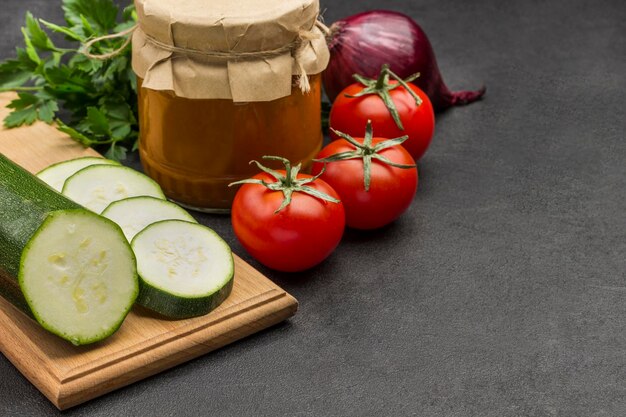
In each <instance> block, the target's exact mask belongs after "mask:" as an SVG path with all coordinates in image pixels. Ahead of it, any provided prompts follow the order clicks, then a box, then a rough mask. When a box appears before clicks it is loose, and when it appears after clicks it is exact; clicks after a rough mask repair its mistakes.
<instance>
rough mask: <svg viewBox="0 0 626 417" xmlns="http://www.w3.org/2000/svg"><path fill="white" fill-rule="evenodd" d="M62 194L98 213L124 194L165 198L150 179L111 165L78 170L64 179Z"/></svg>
mask: <svg viewBox="0 0 626 417" xmlns="http://www.w3.org/2000/svg"><path fill="white" fill-rule="evenodd" d="M63 195H65V196H67V197H68V198H70V199H71V200H73V201H76V202H77V203H79V204H81V205H83V206H84V207H86V208H88V209H89V210H91V211H93V212H94V213H98V214H100V213H102V211H103V210H104V209H105V208H106V207H107V206H108V205H109V204H111V203H112V202H114V201H118V200H123V199H125V198H128V197H137V196H150V197H156V198H160V199H165V195H164V194H163V191H161V187H159V185H158V184H157V183H156V182H154V181H153V180H152V179H150V178H149V177H147V176H145V175H143V174H141V173H140V172H137V171H135V170H134V169H132V168H128V167H124V166H115V165H94V166H89V167H86V168H83V169H81V170H80V171H78V172H76V173H75V174H74V175H72V176H71V177H69V178H68V179H67V180H66V181H65V185H64V186H63Z"/></svg>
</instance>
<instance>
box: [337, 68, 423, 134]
mask: <svg viewBox="0 0 626 417" xmlns="http://www.w3.org/2000/svg"><path fill="white" fill-rule="evenodd" d="M390 76H391V78H393V79H394V80H396V81H397V82H396V83H393V84H392V83H390V82H389V77H390ZM419 76H420V73H419V72H418V73H416V74H413V75H411V76H410V77H408V78H405V79H402V78H400V77H399V76H398V75H397V74H396V73H394V72H393V71H391V70H390V69H389V64H384V65H383V66H382V67H381V69H380V73H379V74H378V78H376V79H373V78H366V77H363V76H362V75H359V74H353V75H352V77H353V78H354V79H355V80H357V81H358V82H359V83H361V84H363V85H364V86H365V88H363V89H362V90H361V91H359V92H358V93H356V94H354V95H348V94H346V97H350V98H357V97H362V96H366V95H369V94H376V95H378V96H379V97H380V98H381V100H382V101H383V103H385V107H387V110H389V113H390V114H391V117H392V118H393V121H394V122H395V123H396V126H398V129H400V130H404V126H403V125H402V120H400V114H399V113H398V109H397V108H396V104H395V103H394V102H393V100H392V99H391V95H390V94H389V92H390V91H391V90H393V89H395V88H398V87H404V88H405V89H406V91H407V92H408V93H409V94H410V95H411V97H413V99H415V104H416V105H417V106H420V105H421V104H422V99H421V98H420V96H418V95H417V94H415V91H413V90H412V89H411V87H409V85H408V84H407V83H410V82H412V81H415V80H416V79H417V78H418V77H419Z"/></svg>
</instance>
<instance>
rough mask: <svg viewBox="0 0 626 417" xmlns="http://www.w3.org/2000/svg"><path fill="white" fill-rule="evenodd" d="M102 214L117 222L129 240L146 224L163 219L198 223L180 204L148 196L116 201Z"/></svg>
mask: <svg viewBox="0 0 626 417" xmlns="http://www.w3.org/2000/svg"><path fill="white" fill-rule="evenodd" d="M102 215H103V216H104V217H106V218H107V219H110V220H113V221H114V222H115V223H117V224H118V225H119V226H120V227H121V228H122V231H123V232H124V235H125V236H126V239H128V241H129V242H130V241H131V240H133V237H135V235H136V234H137V233H139V232H140V231H142V230H143V229H145V228H146V226H148V225H150V224H152V223H156V222H158V221H161V220H186V221H188V222H192V223H197V222H196V219H194V218H193V217H192V216H191V214H189V213H187V211H186V210H185V209H183V208H182V207H180V206H179V205H177V204H174V203H172V202H169V201H167V200H161V199H159V198H154V197H146V196H139V197H130V198H125V199H123V200H119V201H114V202H112V203H111V204H109V206H108V207H107V208H106V209H105V210H104V211H103V212H102Z"/></svg>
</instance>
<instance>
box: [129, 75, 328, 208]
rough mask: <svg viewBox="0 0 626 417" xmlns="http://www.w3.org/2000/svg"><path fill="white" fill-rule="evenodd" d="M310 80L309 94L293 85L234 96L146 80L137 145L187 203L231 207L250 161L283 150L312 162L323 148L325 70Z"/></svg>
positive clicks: (153, 172) (147, 165) (152, 171)
mask: <svg viewBox="0 0 626 417" xmlns="http://www.w3.org/2000/svg"><path fill="white" fill-rule="evenodd" d="M309 80H310V84H311V91H310V92H308V93H302V92H301V91H300V89H299V88H298V87H297V86H296V85H295V84H294V86H293V87H292V91H291V95H289V96H286V97H282V98H279V99H276V100H272V101H258V102H246V103H236V102H233V101H232V100H224V99H189V98H183V97H177V96H175V95H174V94H173V93H172V92H168V91H158V90H151V89H147V88H141V81H142V80H141V79H140V80H139V125H140V142H139V152H140V156H141V161H142V164H143V167H144V170H145V171H146V173H147V174H148V175H149V176H151V177H152V178H154V179H155V180H156V181H157V182H158V183H159V184H160V185H161V187H162V188H163V190H164V192H165V194H166V195H167V196H168V197H169V198H171V199H173V200H175V201H177V202H179V203H182V204H183V205H186V206H188V207H191V208H196V209H200V210H204V211H214V212H219V211H227V210H228V209H229V208H230V206H231V203H232V200H233V197H234V194H235V192H236V191H237V187H230V188H229V187H228V184H230V183H231V182H234V181H238V180H241V179H244V178H249V177H251V176H253V175H254V174H256V173H258V168H257V167H256V166H254V165H250V164H249V162H250V161H251V160H253V159H255V160H260V158H261V157H262V156H263V155H277V156H282V157H285V158H287V159H289V160H291V161H292V162H293V163H294V164H295V163H298V162H302V163H303V165H304V166H305V167H306V166H308V165H309V164H310V161H311V160H312V159H313V158H314V157H315V155H316V154H317V152H318V151H319V150H320V148H321V145H322V132H321V115H320V110H321V109H320V102H321V76H320V74H315V75H310V76H309ZM267 163H268V161H265V162H264V164H267ZM270 165H271V164H270ZM276 168H278V166H276Z"/></svg>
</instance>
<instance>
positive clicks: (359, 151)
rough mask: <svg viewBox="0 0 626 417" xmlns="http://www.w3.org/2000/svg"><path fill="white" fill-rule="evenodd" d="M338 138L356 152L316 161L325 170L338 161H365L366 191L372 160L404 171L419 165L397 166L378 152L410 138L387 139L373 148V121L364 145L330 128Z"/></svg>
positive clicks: (366, 130)
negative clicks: (352, 147) (327, 166)
mask: <svg viewBox="0 0 626 417" xmlns="http://www.w3.org/2000/svg"><path fill="white" fill-rule="evenodd" d="M330 129H331V130H332V131H333V132H334V133H335V134H336V135H337V136H339V137H341V138H343V139H345V140H346V141H348V142H349V143H350V144H351V145H353V146H354V148H355V149H354V150H353V151H345V152H339V153H336V154H333V155H330V156H327V157H326V158H322V159H314V161H315V162H323V163H324V168H325V167H326V164H327V163H329V162H337V161H345V160H347V159H362V160H363V183H364V184H363V185H364V187H365V191H369V190H370V184H371V181H372V180H371V177H372V159H376V160H378V161H380V162H382V163H383V164H386V165H389V166H392V167H396V168H402V169H410V168H416V167H417V165H415V164H413V165H406V164H397V163H395V162H393V161H391V160H390V159H389V158H387V157H385V156H383V155H380V154H379V153H378V152H380V151H382V150H383V149H388V148H392V147H394V146H398V145H400V144H402V143H403V142H404V141H405V140H407V139H408V138H409V137H408V136H406V135H405V136H401V137H399V138H394V139H387V140H384V141H382V142H379V143H377V144H376V145H373V146H372V139H373V137H374V130H373V129H372V121H371V120H368V121H367V125H366V126H365V136H364V137H363V143H360V142H359V141H357V140H356V139H354V138H353V137H352V136H350V135H348V134H346V133H343V132H340V131H338V130H335V129H333V128H332V127H331V128H330ZM323 172H324V169H322V172H320V173H319V174H318V175H322V173H323Z"/></svg>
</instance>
